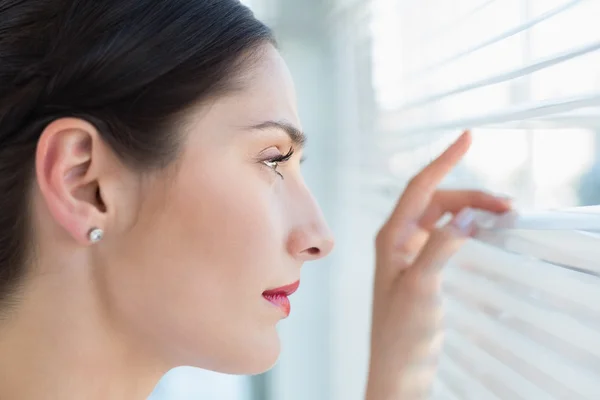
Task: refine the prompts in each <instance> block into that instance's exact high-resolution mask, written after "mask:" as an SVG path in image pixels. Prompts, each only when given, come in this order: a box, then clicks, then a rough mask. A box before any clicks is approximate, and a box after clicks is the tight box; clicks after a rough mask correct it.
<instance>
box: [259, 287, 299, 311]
mask: <svg viewBox="0 0 600 400" xmlns="http://www.w3.org/2000/svg"><path fill="white" fill-rule="evenodd" d="M299 286H300V281H296V282H294V283H292V284H290V285H286V286H281V287H278V288H276V289H271V290H266V291H264V292H263V297H264V298H265V299H266V300H267V301H269V302H270V303H271V304H273V305H276V306H277V307H279V308H280V309H281V310H282V311H283V313H284V314H285V316H286V317H287V316H288V315H290V310H291V305H290V299H288V296H291V295H292V294H293V293H294V292H295V291H296V290H298V287H299Z"/></svg>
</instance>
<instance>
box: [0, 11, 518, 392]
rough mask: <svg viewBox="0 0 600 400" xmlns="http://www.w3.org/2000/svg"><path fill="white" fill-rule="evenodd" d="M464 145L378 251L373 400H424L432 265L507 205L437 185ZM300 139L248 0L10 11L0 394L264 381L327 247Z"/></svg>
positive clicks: (421, 178) (1, 123) (424, 181)
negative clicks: (448, 216) (195, 376)
mask: <svg viewBox="0 0 600 400" xmlns="http://www.w3.org/2000/svg"><path fill="white" fill-rule="evenodd" d="M469 141H470V138H469V135H468V134H465V135H463V136H462V137H461V139H459V140H458V141H457V142H456V143H455V144H454V145H453V146H451V147H450V148H449V149H448V150H447V151H446V152H445V153H444V154H443V155H442V156H441V157H440V158H439V159H437V160H436V161H434V162H433V163H432V164H431V165H430V166H428V167H427V168H426V169H425V170H424V171H423V172H422V173H421V174H420V175H418V176H417V177H416V178H415V179H414V180H413V181H412V183H411V184H410V185H409V188H408V189H407V191H406V193H405V194H404V196H403V197H402V199H401V200H400V201H399V203H398V205H397V207H396V209H395V210H394V211H393V212H392V214H391V217H390V219H389V221H388V222H387V223H386V224H385V226H384V227H383V228H382V229H381V233H380V234H379V237H378V238H377V266H376V267H377V273H376V283H375V296H374V305H373V307H374V308H373V326H372V346H371V347H372V358H371V365H370V367H371V369H370V371H371V373H370V376H369V384H368V390H367V397H368V398H369V399H398V398H416V397H418V396H419V395H421V394H422V393H424V392H425V391H426V390H427V387H428V384H429V379H430V375H431V374H430V373H429V367H427V365H428V361H429V356H430V355H431V354H432V353H435V351H434V350H433V346H434V345H436V343H437V335H436V332H437V326H438V320H439V311H438V309H437V305H436V304H437V303H436V302H435V300H436V298H437V296H438V292H439V275H438V271H439V268H440V267H441V266H442V265H443V264H444V262H445V261H446V259H447V258H448V257H449V256H450V255H451V254H452V253H453V252H454V250H455V248H456V247H457V245H458V244H460V242H461V240H462V239H463V238H465V237H467V236H468V235H469V234H470V233H471V231H472V226H471V223H470V219H471V217H470V216H471V212H469V211H468V208H469V207H471V208H482V209H486V210H490V211H493V212H503V211H506V210H507V209H508V204H507V203H506V201H505V200H503V199H498V198H495V197H492V196H490V195H485V194H482V193H474V192H443V191H436V186H437V184H438V183H439V181H440V180H441V179H442V178H443V177H444V175H445V174H446V173H447V172H448V171H449V170H450V169H451V168H452V166H453V165H454V164H456V163H457V162H458V160H459V159H460V158H461V157H462V155H463V154H464V153H465V151H466V150H467V148H468V146H469ZM303 142H304V136H303V134H302V133H301V130H300V122H299V120H298V115H297V110H296V103H295V94H294V88H293V85H292V82H291V79H290V74H289V72H288V70H287V68H286V66H285V63H284V62H283V61H282V59H281V57H280V55H279V54H278V52H277V50H276V47H275V41H274V39H273V37H272V35H271V32H270V31H269V30H268V29H267V28H266V27H265V26H264V25H263V24H261V23H260V22H259V21H257V20H255V19H254V17H253V16H252V14H251V12H250V11H249V10H248V9H247V8H245V7H244V6H242V5H240V4H239V3H238V1H236V0H196V1H190V0H169V1H167V0H104V1H98V0H68V1H65V0H38V1H25V0H0V192H1V193H2V194H3V196H2V198H1V202H2V203H1V204H2V213H1V214H0V296H1V305H0V313H1V319H0V399H19V400H27V399H63V400H68V399H91V400H93V399H143V398H145V397H146V396H147V395H148V394H149V393H150V392H151V391H152V389H153V387H154V386H155V384H156V382H157V381H158V379H159V378H160V377H161V376H162V375H163V374H164V373H165V372H167V371H168V370H169V369H171V368H173V367H176V366H179V365H192V366H197V367H202V368H205V369H210V370H214V371H221V372H226V373H236V374H253V373H259V372H262V371H265V370H267V369H268V368H270V367H271V366H272V365H273V363H274V362H275V360H276V359H277V356H278V353H279V340H278V337H277V332H276V329H275V325H276V324H277V322H278V321H279V320H281V319H282V318H284V317H286V316H287V313H288V312H289V303H288V300H287V296H288V295H289V294H290V293H291V292H292V291H293V290H294V289H295V288H296V286H297V284H296V283H295V282H297V281H298V279H299V276H300V267H301V266H302V264H303V263H304V262H305V261H311V260H315V259H318V258H321V257H324V256H326V255H327V254H328V253H329V252H330V251H331V249H332V247H333V239H332V238H331V235H330V233H329V231H328V229H327V227H326V224H325V222H323V219H322V217H321V214H320V211H319V208H318V206H317V205H316V204H315V202H314V200H313V198H312V197H311V195H310V193H309V191H308V189H307V188H306V187H305V185H304V183H303V181H302V178H301V176H300V168H299V165H300V160H301V158H302V144H303ZM463 209H467V211H463V212H462V213H459V215H458V216H457V217H455V219H454V220H453V222H452V223H450V224H449V225H447V226H446V227H445V228H443V229H440V230H437V231H434V232H433V233H432V234H431V235H429V239H428V241H427V242H426V244H424V245H423V246H422V244H423V238H424V237H426V236H428V235H426V233H427V232H429V231H431V230H433V228H434V225H435V223H436V221H437V220H438V219H439V217H440V216H441V215H442V214H444V213H445V212H451V213H455V214H456V213H458V212H459V211H460V210H463Z"/></svg>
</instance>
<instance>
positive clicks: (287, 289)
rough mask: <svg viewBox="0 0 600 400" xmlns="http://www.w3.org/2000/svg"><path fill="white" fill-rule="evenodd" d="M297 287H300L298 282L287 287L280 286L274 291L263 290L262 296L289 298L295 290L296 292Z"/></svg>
mask: <svg viewBox="0 0 600 400" xmlns="http://www.w3.org/2000/svg"><path fill="white" fill-rule="evenodd" d="M298 286H300V281H296V282H294V283H290V284H289V285H285V286H281V287H278V288H275V289H270V290H265V291H264V292H263V295H277V294H279V295H281V294H283V295H285V296H290V295H291V294H292V293H294V292H295V291H296V290H298Z"/></svg>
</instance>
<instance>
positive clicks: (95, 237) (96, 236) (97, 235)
mask: <svg viewBox="0 0 600 400" xmlns="http://www.w3.org/2000/svg"><path fill="white" fill-rule="evenodd" d="M103 236H104V231H103V230H102V229H100V228H93V229H92V230H90V233H88V238H89V239H90V242H92V243H98V242H99V241H101V240H102V237H103Z"/></svg>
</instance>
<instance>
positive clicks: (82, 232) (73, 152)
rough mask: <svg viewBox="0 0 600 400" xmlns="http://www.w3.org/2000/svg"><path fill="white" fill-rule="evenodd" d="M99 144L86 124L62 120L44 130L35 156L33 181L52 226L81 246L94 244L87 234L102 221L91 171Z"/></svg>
mask: <svg viewBox="0 0 600 400" xmlns="http://www.w3.org/2000/svg"><path fill="white" fill-rule="evenodd" d="M99 140H100V136H99V134H98V132H97V130H96V129H95V127H94V126H93V125H91V124H90V123H88V122H86V121H84V120H81V119H76V118H63V119H60V120H56V121H54V122H52V123H51V124H49V125H48V126H47V127H46V129H45V130H44V132H43V133H42V135H41V136H40V139H39V142H38V147H37V152H36V163H35V168H36V178H37V183H38V185H39V189H40V192H41V194H42V197H43V199H44V201H45V203H46V205H47V208H48V210H49V211H50V214H51V215H52V217H53V219H54V220H55V222H56V223H57V224H58V225H59V226H61V227H62V228H63V229H64V230H65V231H66V232H67V233H68V234H69V235H70V236H71V237H72V238H73V239H74V240H75V241H77V242H79V243H82V244H87V243H90V242H94V240H92V235H91V233H92V231H93V230H95V229H100V228H98V227H100V226H102V225H103V222H104V218H105V206H104V204H103V203H102V198H101V196H100V195H99V194H100V187H99V177H98V174H97V172H96V170H95V169H94V166H95V164H94V150H95V146H96V147H97V146H98V145H99V143H98V142H99ZM100 236H101V235H100ZM97 237H98V235H96V234H94V238H97Z"/></svg>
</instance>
